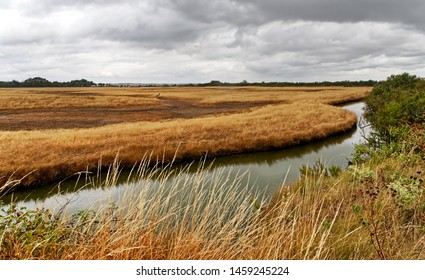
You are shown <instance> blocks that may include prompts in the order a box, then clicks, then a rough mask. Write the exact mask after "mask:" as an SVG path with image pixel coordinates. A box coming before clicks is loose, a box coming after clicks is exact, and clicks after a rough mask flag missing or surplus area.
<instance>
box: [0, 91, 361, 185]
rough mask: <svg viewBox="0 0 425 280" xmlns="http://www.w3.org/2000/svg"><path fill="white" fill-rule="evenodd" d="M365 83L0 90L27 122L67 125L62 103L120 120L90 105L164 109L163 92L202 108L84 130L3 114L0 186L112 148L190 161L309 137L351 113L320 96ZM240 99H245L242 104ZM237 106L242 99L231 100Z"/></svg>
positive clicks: (79, 163) (351, 119) (62, 173)
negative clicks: (41, 127)
mask: <svg viewBox="0 0 425 280" xmlns="http://www.w3.org/2000/svg"><path fill="white" fill-rule="evenodd" d="M368 90H369V88H261V87H243V88H241V87H235V88H227V87H226V88H220V87H207V88H183V87H168V88H156V91H161V98H162V99H158V98H155V94H156V92H152V88H137V89H121V88H107V89H102V88H90V89H75V88H74V89H69V88H68V89H7V90H6V89H5V90H1V91H0V101H2V102H0V109H2V110H5V112H6V116H21V118H22V115H23V114H25V113H26V112H32V114H33V115H31V116H32V117H30V118H29V119H26V118H24V120H21V121H23V122H24V123H26V122H29V124H27V125H29V127H31V123H33V124H36V123H37V122H38V121H40V122H43V123H50V122H55V120H56V121H60V122H67V123H69V119H70V118H72V117H73V115H74V114H76V113H75V112H76V111H75V112H74V111H66V112H65V113H64V110H65V109H64V108H68V107H69V108H73V109H74V110H77V111H79V110H80V109H81V110H83V111H84V112H86V113H87V114H88V115H83V116H79V117H81V121H84V122H86V121H89V122H90V121H91V120H92V119H95V118H96V120H97V121H99V123H102V122H103V121H104V122H106V123H108V120H109V119H110V118H120V114H119V113H116V114H115V113H114V114H115V115H113V116H112V115H108V114H106V115H102V116H103V117H99V116H98V115H99V113H101V112H103V111H105V110H106V111H108V110H113V111H116V112H123V113H124V112H126V111H132V110H134V108H135V107H134V106H133V105H137V106H138V107H137V108H138V110H140V111H138V113H137V114H136V115H143V112H144V111H149V110H159V111H161V112H163V113H164V114H165V113H167V112H169V111H173V108H172V107H173V106H174V105H173V106H171V105H170V104H169V101H170V100H173V102H183V103H184V104H186V103H187V104H196V106H197V110H198V111H199V112H198V113H202V114H201V115H196V116H195V117H188V116H187V117H186V118H179V117H178V116H180V115H181V114H182V112H181V110H183V111H184V110H186V111H188V109H187V108H185V106H186V105H184V106H180V107H182V108H180V107H179V108H180V111H179V110H177V109H176V110H175V112H174V111H173V114H174V115H173V117H170V116H168V117H167V116H165V115H164V116H163V118H160V119H158V120H156V121H135V120H132V121H130V120H129V119H128V120H127V119H125V118H124V120H123V122H122V123H115V124H108V125H102V126H98V127H90V128H78V127H77V128H75V127H73V128H68V129H63V128H62V129H59V128H55V129H44V130H16V131H14V130H10V131H7V130H8V126H9V127H12V126H14V125H18V124H17V123H13V121H12V122H3V124H2V125H3V126H5V127H0V130H1V131H0V150H1V151H2V153H1V154H0V185H2V186H3V188H4V189H5V190H11V189H13V188H12V187H18V188H19V187H22V188H25V187H37V186H41V185H46V184H49V183H51V182H55V181H58V180H62V179H63V178H66V177H68V176H70V175H72V174H75V173H76V172H80V171H82V170H88V171H91V172H93V171H95V170H96V168H97V166H98V161H99V158H102V164H103V167H107V166H110V165H111V164H113V161H114V158H115V155H116V154H117V152H119V153H120V158H121V159H122V161H121V164H122V165H126V166H127V167H131V166H133V165H134V164H135V163H137V162H139V161H141V160H142V159H143V156H144V155H145V154H147V153H153V154H154V156H153V158H155V159H156V158H158V159H161V158H162V159H163V160H164V161H165V162H167V163H169V162H171V160H172V157H173V156H174V153H175V151H176V149H177V148H178V150H179V154H178V155H177V157H176V159H177V160H193V159H195V160H196V159H199V158H201V157H202V156H204V155H205V153H208V154H209V155H210V156H212V157H215V156H220V155H229V154H237V153H246V152H253V151H263V150H272V149H278V148H283V147H288V146H293V145H298V144H301V143H308V142H312V141H315V140H319V139H323V138H326V137H329V136H331V135H334V134H338V133H343V132H345V131H348V130H349V129H351V128H353V126H355V124H356V118H355V115H354V114H353V113H350V112H348V111H346V110H344V109H342V108H339V107H335V106H331V105H329V104H338V103H342V102H347V101H353V100H359V99H361V98H364V97H365V96H366V95H367V91H368ZM166 100H168V101H166ZM189 101H190V102H189ZM185 102H186V103H185ZM248 103H250V104H251V105H250V106H248V107H247V106H246V104H248ZM131 104H133V105H131ZM167 104H168V105H167ZM229 104H230V105H229ZM235 104H236V105H235ZM238 104H239V105H238ZM241 104H242V105H244V106H245V107H243V106H242V107H240V106H241ZM226 106H228V107H226ZM235 106H236V107H235ZM238 106H239V107H238ZM87 107H90V110H89V111H90V112H91V113H88V111H87V110H86V109H87ZM212 107H214V108H219V107H224V108H230V109H229V110H230V111H226V110H224V111H223V110H221V111H220V112H221V113H219V114H208V113H205V112H204V111H208V110H209V109H208V108H212ZM238 108H239V109H238ZM18 109H19V110H20V111H19V110H18ZM16 110H18V111H19V112H18V113H17V111H16ZM189 111H190V110H189ZM73 112H74V113H73ZM186 113H187V112H186ZM159 117H160V116H159ZM57 118H59V119H60V120H58V119H57ZM12 119H13V118H12ZM136 119H137V118H136ZM15 122H18V123H19V122H20V121H18V120H16V121H15ZM18 126H19V125H18ZM6 183H7V184H6Z"/></svg>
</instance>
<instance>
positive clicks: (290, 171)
mask: <svg viewBox="0 0 425 280" xmlns="http://www.w3.org/2000/svg"><path fill="white" fill-rule="evenodd" d="M364 106H365V105H364V103H354V104H349V105H346V106H344V107H343V108H345V109H347V110H349V111H352V112H354V113H355V114H356V115H357V118H358V120H359V121H358V125H357V128H355V129H353V130H351V131H350V132H347V133H345V134H342V135H337V136H333V137H330V138H328V139H325V140H322V141H318V142H315V143H310V144H305V145H301V146H296V147H291V148H286V149H282V150H277V151H269V152H259V153H251V154H242V155H234V156H228V157H219V158H216V159H214V160H207V161H206V162H205V163H204V164H205V165H206V166H210V167H209V168H208V169H207V170H205V171H203V172H204V175H205V176H206V177H208V176H213V174H214V173H217V170H220V172H221V173H222V174H226V177H228V178H235V177H237V178H238V179H237V180H238V183H239V185H240V186H241V188H243V190H244V191H247V190H248V191H250V192H253V193H254V192H256V193H257V192H261V193H262V194H263V195H264V197H265V198H266V199H267V198H268V197H270V196H271V195H272V194H273V193H274V192H275V191H276V189H277V188H279V187H281V186H282V185H285V184H290V183H292V182H294V181H295V180H297V179H298V178H299V168H300V167H301V166H302V165H303V164H307V165H314V164H315V163H316V161H318V160H320V161H321V162H323V163H325V164H326V165H327V166H331V165H336V166H339V167H341V168H343V169H345V168H347V166H348V162H349V160H350V157H351V154H352V152H353V151H354V144H358V143H360V142H361V141H363V139H364V135H365V134H367V133H368V132H369V131H365V130H363V129H360V127H359V123H361V120H362V115H363V108H364ZM173 168H174V169H181V168H183V166H182V165H176V166H174V167H173ZM198 168H199V163H192V164H191V166H190V168H185V169H184V176H186V177H190V176H196V175H195V174H196V170H197V169H198ZM121 177H122V178H123V179H122V180H119V181H118V183H117V184H115V185H114V186H112V187H107V188H100V187H96V188H95V187H85V188H81V185H77V186H76V181H75V179H72V180H69V181H65V182H62V183H61V184H60V186H59V187H57V186H56V185H51V186H46V187H42V188H38V189H34V190H31V191H23V192H16V193H14V194H13V195H6V196H4V197H3V198H2V199H1V200H2V201H3V202H4V203H7V202H10V201H11V200H12V199H13V200H14V201H15V202H17V203H18V204H19V205H21V206H25V207H28V208H36V207H47V208H51V209H58V208H60V207H61V206H62V205H64V204H67V206H68V210H69V211H76V210H79V209H87V208H93V207H98V206H99V205H102V204H107V203H109V202H110V201H111V199H112V200H115V199H116V198H118V197H120V196H122V195H123V194H124V193H125V192H126V190H127V191H128V189H129V186H128V183H127V178H128V171H122V176H121ZM172 179H173V176H170V180H172ZM149 180H150V186H152V185H155V183H156V182H155V178H150V179H149ZM232 180H233V179H231V180H229V181H232ZM152 181H153V182H152ZM136 184H137V183H136ZM144 185H146V182H140V188H142V187H144ZM132 189H133V190H134V189H135V188H134V183H132ZM136 191H137V188H136ZM96 205H98V206H96Z"/></svg>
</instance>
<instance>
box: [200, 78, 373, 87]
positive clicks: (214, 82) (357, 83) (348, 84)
mask: <svg viewBox="0 0 425 280" xmlns="http://www.w3.org/2000/svg"><path fill="white" fill-rule="evenodd" d="M377 83H378V81H374V80H368V81H337V82H329V81H323V82H252V83H250V82H247V81H246V80H243V81H242V82H239V83H226V82H224V83H222V82H220V81H218V80H212V81H211V82H209V83H205V84H198V86H264V87H324V86H342V87H361V86H368V87H371V86H374V85H376V84H377Z"/></svg>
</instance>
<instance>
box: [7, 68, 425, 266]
mask: <svg viewBox="0 0 425 280" xmlns="http://www.w3.org/2000/svg"><path fill="white" fill-rule="evenodd" d="M400 94H402V96H405V98H399V96H401V95H400ZM0 99H2V102H1V109H0V112H1V114H0V117H1V118H0V128H1V132H0V133H1V134H0V139H1V142H0V145H1V151H2V153H1V155H0V157H1V158H0V161H1V169H0V173H1V176H0V178H1V180H2V183H1V185H2V186H3V191H4V192H7V191H9V192H11V191H15V193H16V194H17V195H18V194H19V192H21V191H22V190H26V191H27V192H28V193H31V192H32V190H34V191H35V190H36V189H37V188H40V187H42V186H46V185H49V184H50V186H52V188H53V186H54V185H55V184H57V183H58V182H60V181H61V180H62V179H64V178H67V177H73V176H74V177H75V176H78V175H80V177H85V176H86V177H85V178H83V179H81V180H83V181H84V180H85V181H84V182H85V183H83V185H84V184H85V186H82V188H83V189H82V190H84V187H87V186H90V187H96V186H97V187H99V188H100V189H101V190H102V191H103V192H104V193H105V194H106V195H108V194H110V192H111V191H113V190H114V189H116V188H117V183H118V178H119V177H122V176H120V173H124V172H126V171H125V170H127V171H128V170H130V171H131V174H132V175H129V176H127V180H126V182H125V187H121V188H120V189H119V191H118V192H117V193H116V194H118V195H115V196H113V197H112V199H110V200H109V201H107V200H105V201H102V203H100V204H99V201H97V200H96V199H97V198H96V199H93V197H91V198H90V197H89V200H90V199H92V201H93V204H95V203H97V206H96V207H95V208H90V207H87V208H82V209H78V210H75V209H74V210H73V209H69V208H67V206H68V205H69V204H70V201H66V200H65V201H62V202H60V203H58V205H57V207H56V208H55V209H53V207H46V208H43V206H42V205H41V206H40V205H37V208H35V207H34V208H25V207H26V206H25V205H24V204H20V203H18V204H16V203H13V202H12V203H10V200H9V199H8V200H7V201H6V199H3V203H4V205H3V212H2V213H0V216H1V219H0V225H1V229H0V233H1V236H0V246H1V247H0V257H1V258H6V259H422V258H424V256H425V244H424V242H425V238H424V234H425V230H424V227H425V220H424V217H425V211H424V205H425V203H424V202H425V201H424V197H423V191H422V190H423V187H424V185H423V179H424V175H423V172H422V170H423V167H424V137H425V136H424V132H423V100H424V87H423V82H422V80H421V79H419V78H417V77H415V76H409V75H407V74H406V75H400V76H393V77H390V78H388V80H387V81H384V82H381V83H379V84H378V85H376V86H375V87H374V88H364V87H317V88H311V87H309V88H288V87H273V88H267V87H204V88H185V87H163V88H161V87H153V88H61V89H56V88H53V89H50V88H49V89H47V88H37V89H36V88H33V89H21V88H20V89H2V90H1V91H0ZM360 100H364V101H365V117H366V118H367V120H368V121H369V122H370V124H367V125H368V126H369V125H370V126H373V131H372V132H370V135H364V139H363V141H362V142H361V143H358V144H357V145H356V146H354V143H353V144H352V145H353V150H352V151H353V152H352V154H350V155H347V158H349V159H350V160H349V161H350V162H349V163H350V165H349V166H348V167H347V166H345V167H344V168H341V167H340V166H335V165H332V162H331V160H330V159H331V158H332V157H333V156H330V158H325V159H324V158H322V157H320V156H319V157H318V158H317V159H315V160H312V162H306V163H304V164H303V165H301V166H300V168H296V169H299V170H297V172H298V176H297V178H296V179H294V180H292V181H291V183H290V184H288V185H285V186H284V184H285V179H283V180H282V185H281V186H280V187H277V188H276V189H275V190H274V191H273V192H272V193H271V194H268V198H267V199H265V198H264V197H265V196H264V190H262V189H261V188H256V189H255V191H254V192H253V191H252V188H251V185H252V183H251V182H250V181H249V180H248V181H246V180H245V179H244V178H246V176H249V169H248V170H246V171H238V170H236V172H229V171H226V170H225V169H223V168H214V167H213V166H214V164H216V162H215V161H212V162H207V160H205V158H207V159H214V158H215V159H216V161H217V162H219V161H220V159H223V157H224V156H226V157H227V158H228V157H229V156H230V157H235V158H237V157H243V156H244V155H249V154H251V155H253V153H256V152H263V153H264V152H265V151H267V152H266V153H270V154H279V153H281V151H285V150H288V149H297V148H298V149H299V148H300V147H303V146H302V145H307V146H308V145H312V144H311V143H318V142H319V143H320V141H326V139H332V137H343V136H344V135H347V134H350V133H351V134H352V133H353V129H355V127H356V124H357V123H358V121H359V119H358V118H357V117H356V114H355V113H353V112H350V111H349V110H347V108H344V107H343V106H337V105H340V104H346V103H349V102H353V101H360ZM383 101H385V102H383ZM382 102H383V103H382ZM362 106H363V105H362ZM404 110H409V112H410V113H407V114H406V113H405V111H404ZM411 112H414V113H411ZM388 116H391V117H392V118H388ZM386 120H388V121H386ZM329 137H331V138H329ZM324 139H325V140H324ZM334 141H336V142H338V141H339V140H335V138H334ZM342 141H343V139H342ZM324 145H326V144H324ZM334 156H335V155H334ZM201 158H204V161H201V163H200V164H198V165H196V168H195V170H190V169H191V166H192V167H193V164H192V165H190V164H189V163H190V162H192V161H199V160H200V159H201ZM176 164H180V167H179V168H174V167H173V166H175V165H176ZM186 164H189V165H186ZM347 165H348V163H347ZM100 169H103V170H105V169H106V170H108V171H109V172H107V174H106V175H104V176H103V175H101V174H100V172H97V171H98V170H100ZM192 169H193V168H192ZM286 171H287V170H279V172H281V173H283V174H284V175H285V172H286ZM89 173H90V174H94V175H93V176H88V175H87V174H89ZM96 173H98V174H96ZM87 176H88V177H87ZM96 176H100V177H102V176H103V177H102V178H103V179H105V176H106V180H102V179H99V177H96ZM284 178H287V176H284ZM56 191H58V192H60V188H59V189H55V192H56ZM84 194H87V195H89V194H90V192H84V191H83V192H81V193H80V195H84ZM7 197H8V198H10V196H7ZM3 198H6V196H5V195H4V196H3ZM12 198H13V196H12ZM22 205H24V206H22Z"/></svg>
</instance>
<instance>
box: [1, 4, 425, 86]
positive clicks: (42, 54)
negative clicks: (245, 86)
mask: <svg viewBox="0 0 425 280" xmlns="http://www.w3.org/2000/svg"><path fill="white" fill-rule="evenodd" d="M424 10H425V1H418V0H407V1H393V0H370V1H366V0H357V1H353V0H351V1H350V0H287V1H278V0H263V1H257V0H246V1H242V0H233V1H230V0H157V1H155V0H124V1H114V0H92V1H89V0H39V1H33V0H13V1H12V0H10V1H0V64H1V65H2V67H1V68H0V80H4V79H24V78H28V77H29V76H34V75H40V76H46V75H49V76H48V77H47V78H50V79H57V80H66V79H70V78H81V76H84V77H86V78H92V79H94V80H96V81H151V82H205V81H209V80H211V79H221V80H227V81H241V80H243V79H247V80H250V81H252V80H267V81H270V80H285V79H290V80H323V79H327V80H336V79H369V78H371V79H382V78H385V77H386V76H387V75H389V74H392V73H394V72H401V71H412V72H414V73H415V74H425V72H424V70H423V69H425V67H424V66H425V62H424V61H425V51H424V48H423V45H424V44H425V34H424V31H425V19H424V18H425V17H422V15H421V11H424Z"/></svg>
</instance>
